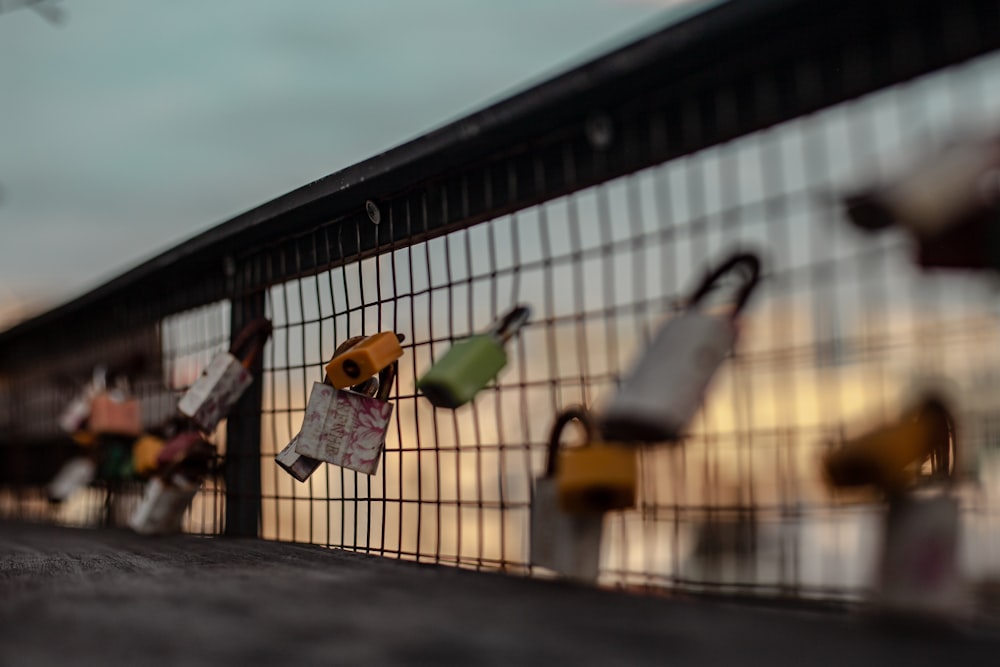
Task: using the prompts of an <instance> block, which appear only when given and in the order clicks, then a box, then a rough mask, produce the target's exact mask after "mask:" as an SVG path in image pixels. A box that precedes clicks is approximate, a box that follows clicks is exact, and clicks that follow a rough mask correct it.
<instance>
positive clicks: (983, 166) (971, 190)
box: [877, 140, 1000, 238]
mask: <svg viewBox="0 0 1000 667" xmlns="http://www.w3.org/2000/svg"><path fill="white" fill-rule="evenodd" d="M997 170H1000V145H998V144H997V142H995V141H986V140H984V141H977V142H969V141H966V142H961V143H956V144H954V145H952V146H950V147H949V148H948V149H946V150H944V151H941V152H940V153H938V154H937V155H935V156H934V158H933V159H931V160H926V161H922V162H921V163H920V164H918V165H917V166H916V168H914V169H912V170H911V171H910V172H909V173H908V174H906V175H904V176H903V177H902V178H900V179H899V180H897V181H896V182H895V183H892V184H890V185H889V186H887V187H885V188H883V189H882V190H881V192H880V193H879V194H878V195H877V196H878V197H879V198H880V199H881V200H882V202H884V204H883V205H884V206H885V207H886V209H887V212H888V214H889V215H890V216H891V217H892V218H894V219H895V220H897V221H898V222H899V224H901V225H903V226H905V227H907V228H909V229H910V230H911V231H912V232H913V233H914V234H916V235H917V236H918V237H923V238H929V237H933V236H936V235H937V234H939V233H941V232H942V231H944V230H945V229H947V228H948V227H949V226H951V225H953V224H955V223H958V222H960V221H962V220H966V219H968V218H970V217H971V216H975V215H976V213H977V212H979V211H983V210H984V209H985V208H987V207H989V206H990V205H991V204H992V203H994V202H990V201H989V197H990V196H991V194H994V193H990V192H988V187H989V186H990V184H989V183H985V182H984V180H983V179H984V178H985V177H988V176H989V175H990V173H991V172H993V173H994V174H995V173H996V171H997ZM994 187H995V185H994Z"/></svg>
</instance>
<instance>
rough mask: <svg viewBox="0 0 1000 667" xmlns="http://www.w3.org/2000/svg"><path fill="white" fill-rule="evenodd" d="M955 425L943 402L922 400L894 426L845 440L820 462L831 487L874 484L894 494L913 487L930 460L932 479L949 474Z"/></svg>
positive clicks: (890, 425)
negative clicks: (923, 467)
mask: <svg viewBox="0 0 1000 667" xmlns="http://www.w3.org/2000/svg"><path fill="white" fill-rule="evenodd" d="M953 440H954V422H953V419H952V416H951V413H950V412H949V410H948V408H947V407H946V406H945V404H944V402H942V401H941V400H940V399H938V398H936V397H934V396H925V397H924V398H922V399H921V400H919V401H918V402H917V403H916V404H915V405H914V406H913V407H911V408H910V409H909V410H907V411H906V412H905V413H904V414H903V416H902V417H901V418H900V419H899V420H898V421H896V422H894V423H891V424H887V425H885V426H881V427H879V428H877V429H875V430H872V431H869V432H868V433H865V434H864V435H861V436H859V437H857V438H854V439H852V440H849V441H847V442H846V443H844V445H843V446H841V447H839V448H837V449H835V450H833V451H831V452H829V453H828V454H827V455H826V457H825V458H824V461H823V463H824V468H825V471H826V475H827V478H828V479H829V481H830V483H831V484H833V486H837V487H851V486H874V487H876V488H879V489H881V490H883V491H885V492H887V493H890V494H892V493H898V492H900V491H903V490H905V489H906V488H907V487H910V486H912V485H913V483H914V482H915V481H916V480H917V477H918V476H919V474H920V470H921V467H922V466H923V465H924V463H926V462H928V461H929V462H930V465H931V471H932V474H933V475H934V476H937V477H948V476H950V475H951V470H952V461H951V459H952V452H953V449H954V447H953V444H954V443H953Z"/></svg>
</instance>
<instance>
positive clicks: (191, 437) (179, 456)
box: [156, 430, 213, 469]
mask: <svg viewBox="0 0 1000 667" xmlns="http://www.w3.org/2000/svg"><path fill="white" fill-rule="evenodd" d="M211 449H213V445H212V444H211V443H209V442H208V441H207V440H205V438H204V437H202V435H201V433H199V432H198V431H194V430H188V431H181V432H179V433H176V434H175V435H174V436H173V437H172V438H170V439H169V440H167V442H166V443H165V444H164V445H163V448H162V449H160V451H159V452H158V453H157V455H156V467H157V469H166V468H168V467H170V466H176V465H180V464H181V462H183V461H185V460H186V459H189V458H190V457H192V456H193V455H195V453H196V452H199V451H206V450H211Z"/></svg>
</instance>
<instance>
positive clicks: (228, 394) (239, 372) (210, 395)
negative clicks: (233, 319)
mask: <svg viewBox="0 0 1000 667" xmlns="http://www.w3.org/2000/svg"><path fill="white" fill-rule="evenodd" d="M270 335H271V321H270V320H268V319H265V318H263V317H260V318H257V319H255V320H253V321H252V322H250V323H249V324H247V326H245V327H244V328H243V330H242V331H240V333H239V335H237V336H236V340H234V341H233V345H232V347H231V348H230V351H229V352H222V353H220V354H217V355H216V356H215V357H214V358H213V359H212V361H211V362H210V363H209V364H208V366H207V367H206V368H205V370H204V371H202V373H201V375H200V376H199V377H198V379H197V380H195V382H194V384H192V385H191V387H190V388H189V389H188V390H187V392H186V393H185V394H184V396H182V397H181V400H180V402H179V403H178V404H177V410H178V411H179V412H180V413H181V414H183V415H185V416H187V417H190V418H191V419H192V420H193V421H194V422H195V423H196V424H198V426H199V427H200V428H201V429H203V430H204V431H206V432H211V431H214V430H215V427H216V426H218V425H219V422H220V421H222V419H223V418H224V417H225V416H226V415H227V414H229V411H230V410H231V409H232V407H233V405H235V404H236V402H237V401H238V400H239V399H240V397H241V396H242V395H243V392H245V391H246V390H247V388H248V387H249V386H250V385H251V384H253V373H252V372H251V370H250V369H251V367H252V366H253V365H254V363H255V362H256V361H257V357H258V356H260V353H261V352H262V351H263V349H264V345H265V344H266V343H267V339H268V337H269V336H270ZM238 355H243V357H242V359H239V358H237V357H238Z"/></svg>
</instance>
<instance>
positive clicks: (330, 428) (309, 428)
mask: <svg viewBox="0 0 1000 667" xmlns="http://www.w3.org/2000/svg"><path fill="white" fill-rule="evenodd" d="M398 367H399V363H398V362H396V361H393V362H392V363H391V364H390V365H389V366H387V367H386V368H384V369H383V370H382V371H381V372H380V373H379V376H378V385H377V387H378V392H377V393H376V395H375V396H368V395H365V394H363V393H360V392H357V391H350V390H345V389H336V388H334V387H332V386H330V385H329V384H326V383H325V382H316V383H314V384H313V388H312V393H311V394H310V395H309V403H308V404H307V405H306V414H305V417H304V418H303V420H302V429H301V430H300V431H299V434H298V435H297V436H296V438H295V446H294V451H295V453H296V454H297V455H299V456H304V457H307V458H310V459H317V460H320V461H326V462H327V463H332V464H333V465H338V466H341V467H343V468H348V469H350V470H356V471H357V472H360V473H364V474H366V475H374V474H375V472H376V471H377V470H378V465H379V461H381V459H382V449H383V448H384V447H385V436H386V434H387V433H388V431H389V423H390V420H391V418H392V408H393V406H392V403H390V402H389V400H388V399H389V393H390V391H391V390H392V384H393V380H394V379H395V377H396V372H397V369H398Z"/></svg>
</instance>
